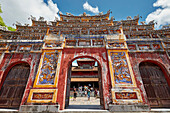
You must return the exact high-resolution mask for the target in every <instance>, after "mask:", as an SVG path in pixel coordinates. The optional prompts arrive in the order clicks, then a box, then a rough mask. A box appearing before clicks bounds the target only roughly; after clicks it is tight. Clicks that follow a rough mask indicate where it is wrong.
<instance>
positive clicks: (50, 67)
mask: <svg viewBox="0 0 170 113" xmlns="http://www.w3.org/2000/svg"><path fill="white" fill-rule="evenodd" d="M58 57H59V53H47V52H46V53H45V54H44V58H43V63H42V67H41V72H40V75H39V80H38V84H50V85H53V84H54V79H55V73H56V68H57V62H58Z"/></svg>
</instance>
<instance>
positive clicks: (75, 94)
mask: <svg viewBox="0 0 170 113" xmlns="http://www.w3.org/2000/svg"><path fill="white" fill-rule="evenodd" d="M76 97H77V92H76V88H74V99H73V100H74V101H76Z"/></svg>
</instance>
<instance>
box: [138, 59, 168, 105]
mask: <svg viewBox="0 0 170 113" xmlns="http://www.w3.org/2000/svg"><path fill="white" fill-rule="evenodd" d="M139 68H140V73H141V77H142V80H143V84H144V87H145V90H146V93H147V98H148V101H149V104H150V106H151V107H169V106H170V87H169V85H168V83H167V81H166V79H165V75H164V73H163V72H162V70H161V68H160V67H159V66H158V65H156V64H154V63H151V62H142V63H141V64H140V67H139Z"/></svg>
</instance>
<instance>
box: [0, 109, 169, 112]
mask: <svg viewBox="0 0 170 113" xmlns="http://www.w3.org/2000/svg"><path fill="white" fill-rule="evenodd" d="M0 113H56V112H26V111H25V112H19V111H18V110H16V109H0ZM58 113H170V109H151V110H150V111H148V112H142V111H140V112H137V111H136V112H114V111H113V112H109V111H108V110H101V109H65V110H59V112H58Z"/></svg>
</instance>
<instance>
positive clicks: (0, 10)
mask: <svg viewBox="0 0 170 113" xmlns="http://www.w3.org/2000/svg"><path fill="white" fill-rule="evenodd" d="M0 13H2V9H1V4H0Z"/></svg>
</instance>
